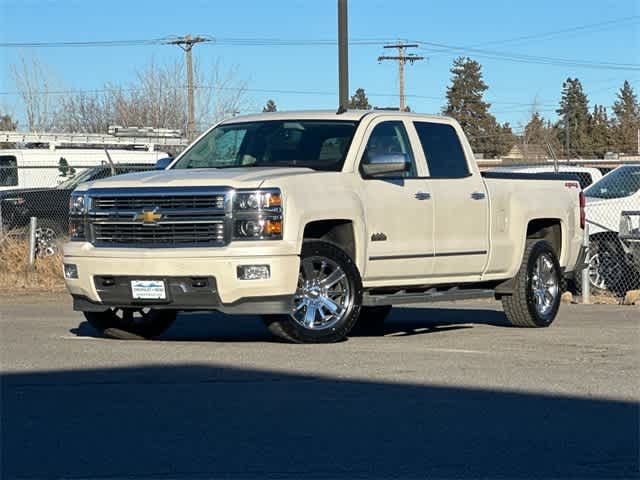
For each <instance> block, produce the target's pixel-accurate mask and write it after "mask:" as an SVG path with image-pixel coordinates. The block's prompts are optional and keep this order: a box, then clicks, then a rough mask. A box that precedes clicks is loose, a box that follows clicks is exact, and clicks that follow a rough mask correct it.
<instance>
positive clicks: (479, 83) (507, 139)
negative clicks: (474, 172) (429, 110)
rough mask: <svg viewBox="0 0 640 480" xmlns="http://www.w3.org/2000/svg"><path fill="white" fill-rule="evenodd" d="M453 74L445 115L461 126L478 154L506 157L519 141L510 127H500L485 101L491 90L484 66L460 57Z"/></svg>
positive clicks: (452, 70)
mask: <svg viewBox="0 0 640 480" xmlns="http://www.w3.org/2000/svg"><path fill="white" fill-rule="evenodd" d="M450 71H451V73H452V75H453V76H452V78H451V85H449V87H447V105H446V106H445V107H444V108H443V110H442V111H443V113H444V114H445V115H449V116H451V117H453V118H455V119H456V120H457V121H458V122H459V123H460V125H461V126H462V128H463V130H464V131H465V132H466V134H467V135H468V137H469V141H470V142H471V145H472V147H473V149H474V151H475V152H476V153H482V154H484V155H485V156H487V157H494V156H497V155H504V154H506V153H507V152H508V151H509V150H510V149H511V147H512V146H513V144H514V143H515V137H514V135H513V132H512V131H511V127H510V126H509V124H508V123H505V124H504V125H500V124H499V123H498V122H497V121H496V118H495V117H494V116H493V115H491V113H489V108H490V107H491V104H490V103H487V102H485V101H484V100H483V95H484V92H485V91H486V90H487V89H488V88H489V87H488V86H487V84H486V83H484V80H483V79H482V66H481V65H480V64H479V63H478V62H476V61H475V60H471V59H470V58H466V57H458V58H456V59H455V60H454V61H453V67H452V68H451V70H450Z"/></svg>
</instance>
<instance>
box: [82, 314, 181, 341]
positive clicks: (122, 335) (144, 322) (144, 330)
mask: <svg viewBox="0 0 640 480" xmlns="http://www.w3.org/2000/svg"><path fill="white" fill-rule="evenodd" d="M176 315H177V312H176V311H175V310H154V309H150V308H139V309H134V308H110V309H108V310H105V311H104V312H84V316H85V318H86V319H87V321H88V322H89V323H90V324H91V326H92V327H93V328H95V329H96V330H98V331H99V332H100V333H101V334H103V335H105V336H107V337H111V338H117V339H119V340H149V339H152V338H154V337H157V336H159V335H161V334H162V333H163V332H164V331H165V330H167V329H168V328H169V327H170V326H171V324H173V322H174V321H175V319H176Z"/></svg>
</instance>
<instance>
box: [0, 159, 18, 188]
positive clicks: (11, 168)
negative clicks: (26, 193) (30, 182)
mask: <svg viewBox="0 0 640 480" xmlns="http://www.w3.org/2000/svg"><path fill="white" fill-rule="evenodd" d="M17 185H18V161H17V160H16V157H14V156H12V155H3V156H0V187H15V186H17Z"/></svg>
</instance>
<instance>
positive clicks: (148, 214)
mask: <svg viewBox="0 0 640 480" xmlns="http://www.w3.org/2000/svg"><path fill="white" fill-rule="evenodd" d="M161 218H162V214H161V213H158V212H156V211H155V210H151V211H146V210H145V211H144V212H141V213H137V214H136V215H135V217H134V220H136V221H138V222H142V223H156V222H157V221H158V220H160V219H161Z"/></svg>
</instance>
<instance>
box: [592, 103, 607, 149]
mask: <svg viewBox="0 0 640 480" xmlns="http://www.w3.org/2000/svg"><path fill="white" fill-rule="evenodd" d="M589 137H590V140H591V152H590V153H591V154H592V155H593V156H597V157H599V158H603V157H604V154H605V153H607V152H608V151H609V150H610V149H611V147H612V145H611V143H612V142H611V130H610V128H609V119H608V118H607V109H606V108H605V107H603V106H602V105H596V106H594V107H593V112H592V113H591V116H590V117H589Z"/></svg>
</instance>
